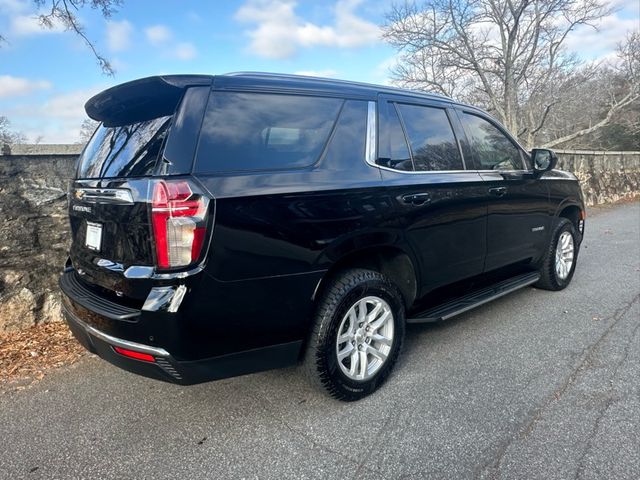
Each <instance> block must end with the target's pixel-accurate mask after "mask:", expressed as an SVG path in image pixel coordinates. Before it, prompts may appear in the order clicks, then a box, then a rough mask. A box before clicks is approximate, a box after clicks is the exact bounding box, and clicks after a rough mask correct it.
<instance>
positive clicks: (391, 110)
mask: <svg viewBox="0 0 640 480" xmlns="http://www.w3.org/2000/svg"><path fill="white" fill-rule="evenodd" d="M387 111H388V117H387V118H386V119H385V120H386V122H384V123H383V125H384V124H386V130H387V132H388V135H389V154H390V155H391V158H389V159H386V158H385V159H381V161H380V164H381V165H383V166H385V167H389V168H394V169H396V170H409V171H410V170H413V162H412V161H411V153H409V146H408V145H407V139H406V138H405V136H404V132H403V131H402V125H401V123H400V118H399V117H398V112H397V111H396V108H395V105H394V104H392V103H390V104H389V105H388V110H387Z"/></svg>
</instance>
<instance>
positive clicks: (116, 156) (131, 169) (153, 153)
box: [78, 116, 171, 178]
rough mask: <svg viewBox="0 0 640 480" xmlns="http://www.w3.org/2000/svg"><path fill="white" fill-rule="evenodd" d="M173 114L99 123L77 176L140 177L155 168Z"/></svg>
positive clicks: (83, 156) (149, 173) (80, 161)
mask: <svg viewBox="0 0 640 480" xmlns="http://www.w3.org/2000/svg"><path fill="white" fill-rule="evenodd" d="M170 120H171V117H170V116H167V117H160V118H154V119H153V120H147V121H145V122H140V123H134V124H131V125H124V126H120V127H104V126H102V125H101V126H100V127H98V129H97V130H96V132H95V134H94V135H93V137H92V138H91V140H90V141H89V143H88V144H87V146H86V148H85V149H84V152H83V153H82V155H81V156H80V159H79V161H78V162H79V163H78V178H112V177H141V176H144V175H151V174H152V173H153V171H154V169H155V166H156V163H157V160H158V157H159V154H160V151H161V150H162V144H163V141H164V138H165V136H166V134H167V131H168V129H169V123H170Z"/></svg>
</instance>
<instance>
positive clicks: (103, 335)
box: [62, 303, 171, 358]
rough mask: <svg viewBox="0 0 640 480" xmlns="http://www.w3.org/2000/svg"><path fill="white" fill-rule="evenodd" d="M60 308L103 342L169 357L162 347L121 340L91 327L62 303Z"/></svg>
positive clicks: (89, 333)
mask: <svg viewBox="0 0 640 480" xmlns="http://www.w3.org/2000/svg"><path fill="white" fill-rule="evenodd" d="M62 309H63V310H64V313H66V314H67V315H68V316H69V317H71V319H72V320H73V321H74V322H75V323H76V324H77V325H78V326H79V327H81V328H83V329H84V330H85V331H86V332H87V334H88V335H92V336H94V337H96V338H99V339H100V340H102V341H103V342H106V343H108V344H110V345H112V346H114V347H121V348H126V349H128V350H135V351H137V352H141V353H148V354H149V355H153V356H155V357H163V358H170V357H171V354H170V353H169V352H167V351H166V350H165V349H164V348H159V347H151V346H149V345H145V344H143V343H137V342H130V341H129V340H123V339H122V338H118V337H114V336H112V335H108V334H106V333H104V332H102V331H100V330H98V329H97V328H94V327H92V326H91V325H87V324H86V323H85V322H83V321H82V320H80V319H79V318H78V317H77V316H76V315H75V314H74V313H73V312H70V311H69V309H68V308H67V307H66V306H65V305H64V303H63V304H62Z"/></svg>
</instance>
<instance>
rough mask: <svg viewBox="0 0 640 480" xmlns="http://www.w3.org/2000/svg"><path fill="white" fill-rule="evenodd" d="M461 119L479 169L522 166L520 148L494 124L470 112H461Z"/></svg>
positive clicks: (508, 168)
mask: <svg viewBox="0 0 640 480" xmlns="http://www.w3.org/2000/svg"><path fill="white" fill-rule="evenodd" d="M462 121H463V123H464V126H465V129H466V130H467V135H469V141H470V142H471V148H472V149H473V153H474V155H475V157H476V162H477V163H478V168H479V169H480V170H522V169H523V168H524V165H523V163H522V157H521V156H520V149H519V148H517V147H516V146H515V145H514V144H513V142H512V141H511V140H509V138H507V137H506V136H505V134H504V133H502V132H501V131H500V130H499V129H498V128H497V127H496V126H495V125H493V124H492V123H490V122H488V121H487V120H485V119H484V118H480V117H478V116H477V115H472V114H470V113H463V115H462Z"/></svg>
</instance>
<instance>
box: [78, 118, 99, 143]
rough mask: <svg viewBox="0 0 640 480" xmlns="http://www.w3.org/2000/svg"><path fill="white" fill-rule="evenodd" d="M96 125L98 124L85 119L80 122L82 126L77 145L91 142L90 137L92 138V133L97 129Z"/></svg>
mask: <svg viewBox="0 0 640 480" xmlns="http://www.w3.org/2000/svg"><path fill="white" fill-rule="evenodd" d="M98 125H99V123H98V122H96V121H95V120H91V119H90V118H85V119H84V120H83V121H82V125H81V126H80V139H79V140H78V143H82V144H85V143H87V142H88V141H89V140H91V137H92V136H93V132H95V131H96V128H98Z"/></svg>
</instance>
